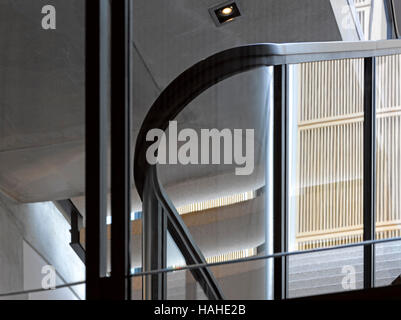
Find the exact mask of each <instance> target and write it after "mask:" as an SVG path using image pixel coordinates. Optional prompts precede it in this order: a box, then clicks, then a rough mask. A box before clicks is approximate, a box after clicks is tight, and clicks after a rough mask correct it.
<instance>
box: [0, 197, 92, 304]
mask: <svg viewBox="0 0 401 320" xmlns="http://www.w3.org/2000/svg"><path fill="white" fill-rule="evenodd" d="M69 229H70V226H69V224H68V223H67V221H66V220H65V218H64V217H63V215H62V214H61V213H60V212H59V211H58V210H57V208H56V207H55V206H54V204H53V203H52V202H46V203H35V204H19V203H16V202H14V201H13V200H10V199H9V198H7V197H6V196H4V195H3V194H0V294H3V293H9V292H15V291H21V290H27V289H37V288H40V285H41V281H38V280H36V281H33V282H32V281H28V280H29V279H42V277H43V275H42V274H41V268H35V267H34V264H33V262H32V259H27V255H26V251H25V261H24V243H26V244H28V245H29V247H31V248H32V250H34V251H35V252H36V254H37V256H38V257H40V259H41V261H44V262H45V263H46V264H50V265H52V266H54V267H55V269H56V272H57V276H58V278H59V281H58V283H71V282H77V281H82V280H84V279H85V267H84V264H83V263H82V262H81V260H80V259H79V258H78V256H77V255H76V254H75V252H74V251H73V250H72V248H71V247H70V245H69V243H70V239H71V238H70V232H69ZM24 283H25V286H24ZM33 286H36V287H35V288H33ZM74 290H75V291H76V295H77V296H79V297H83V294H84V292H83V291H84V290H83V288H74ZM12 298H27V296H14V297H12Z"/></svg>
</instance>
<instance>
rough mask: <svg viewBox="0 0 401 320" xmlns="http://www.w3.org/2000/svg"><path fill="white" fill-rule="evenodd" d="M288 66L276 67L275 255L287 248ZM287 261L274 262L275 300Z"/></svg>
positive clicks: (283, 285) (283, 293)
mask: <svg viewBox="0 0 401 320" xmlns="http://www.w3.org/2000/svg"><path fill="white" fill-rule="evenodd" d="M287 95H288V66H287V65H278V66H275V67H274V124H273V126H274V129H273V130H274V134H273V139H274V141H273V171H274V173H273V175H274V181H273V186H274V187H273V211H274V213H273V247H274V252H275V253H280V252H284V251H286V249H287V238H286V234H287V194H288V182H287V172H288V170H287V166H288V152H287V127H288V126H287V124H288V121H287V115H288V112H287V108H288V97H287ZM286 261H287V259H286V258H285V257H283V258H276V259H275V260H274V299H275V300H281V299H285V298H286V287H287V279H286V278H287V267H286Z"/></svg>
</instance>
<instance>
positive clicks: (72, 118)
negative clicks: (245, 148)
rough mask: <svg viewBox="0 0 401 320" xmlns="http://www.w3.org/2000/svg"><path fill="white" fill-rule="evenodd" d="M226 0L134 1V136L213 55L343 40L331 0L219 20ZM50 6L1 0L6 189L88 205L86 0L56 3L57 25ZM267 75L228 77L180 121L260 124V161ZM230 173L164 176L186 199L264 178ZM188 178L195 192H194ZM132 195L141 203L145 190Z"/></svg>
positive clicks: (211, 170)
mask: <svg viewBox="0 0 401 320" xmlns="http://www.w3.org/2000/svg"><path fill="white" fill-rule="evenodd" d="M219 2H220V1H211V0H202V1H200V0H177V1H165V0H153V1H146V0H136V1H133V5H134V8H133V40H132V42H131V44H132V48H133V56H132V60H133V88H132V89H133V104H134V105H133V108H134V112H133V123H134V128H133V130H134V139H135V137H136V134H137V132H138V130H139V128H140V125H141V123H142V120H143V118H144V116H145V115H146V113H147V110H148V109H149V108H150V106H151V105H152V103H153V101H154V100H155V99H156V98H157V96H158V95H159V94H160V92H161V90H162V89H163V88H165V87H166V86H167V85H168V83H169V82H170V81H172V80H173V79H174V78H175V77H176V76H178V75H179V74H180V73H181V72H183V71H184V70H185V69H187V68H188V67H190V66H191V65H193V64H194V63H196V62H198V61H199V60H201V59H204V58H206V57H208V56H210V55H211V54H214V53H216V52H219V51H221V50H224V49H227V48H230V47H235V46H239V45H243V44H249V43H260V42H293V41H327V40H340V39H341V37H340V33H339V31H338V27H337V24H336V21H335V18H334V15H333V13H332V10H331V6H330V1H329V0H296V1H295V0H252V1H244V0H243V1H241V8H242V12H243V16H242V17H240V18H239V19H237V20H236V21H234V22H231V23H228V24H226V25H224V26H222V27H216V26H215V24H214V23H213V21H212V19H211V17H210V15H209V12H208V8H209V7H212V6H214V5H216V4H218V3H219ZM46 4H48V1H46V0H0V39H1V40H0V189H1V190H2V191H3V192H5V193H6V194H8V195H9V196H11V197H12V198H14V199H16V200H18V201H21V202H35V201H47V200H56V199H65V198H72V197H75V198H77V197H78V198H77V199H76V200H77V202H80V203H82V199H79V197H82V196H83V195H84V50H83V48H84V1H83V0H69V1H65V0H53V1H52V4H53V5H54V6H55V7H56V9H57V30H54V31H44V30H42V29H41V24H40V22H41V18H42V15H41V8H42V7H43V6H44V5H46ZM267 81H268V72H267V71H266V69H265V70H263V69H261V70H255V71H252V72H249V73H247V74H244V75H241V76H238V77H235V78H233V79H229V80H226V81H225V82H224V83H222V84H220V85H219V86H217V87H215V88H213V89H210V90H209V91H207V92H205V93H204V94H203V95H202V96H200V97H199V98H198V99H196V101H194V102H193V103H192V104H191V105H190V106H189V107H188V108H187V109H186V110H185V111H184V112H183V114H182V115H180V117H179V119H178V120H179V125H180V126H182V127H193V128H214V127H216V128H225V127H228V128H255V130H256V131H257V141H258V142H259V145H258V146H257V147H255V148H256V150H257V151H258V153H257V155H256V158H257V159H262V158H263V156H262V155H263V147H262V146H263V139H262V138H261V137H263V133H264V131H263V130H264V125H263V119H265V115H266V90H265V89H266V84H267ZM232 170H233V168H232V167H225V166H221V167H220V166H219V167H216V166H210V167H186V168H183V167H182V166H176V167H170V166H169V168H167V170H166V169H163V168H161V176H162V179H163V182H164V183H165V184H166V185H167V186H169V187H170V188H171V190H176V191H175V196H174V198H176V200H177V199H180V198H181V200H182V201H184V200H185V199H184V200H183V198H186V199H187V201H190V199H191V197H192V198H193V194H194V191H195V190H196V191H197V192H199V191H202V192H200V193H199V194H203V196H202V197H208V196H210V195H211V194H213V195H215V193H212V192H210V190H209V191H208V192H209V193H208V192H206V191H205V190H208V188H207V186H208V185H210V183H209V182H207V178H210V179H214V181H217V182H215V184H214V185H215V188H214V189H215V190H222V189H224V186H226V187H227V186H230V188H229V190H230V192H234V191H235V188H234V187H233V185H235V184H237V185H238V186H241V188H245V187H246V188H250V187H251V186H253V185H260V184H261V183H263V177H262V178H261V174H260V171H258V173H257V174H255V176H254V177H251V178H249V179H248V180H247V181H250V182H249V183H248V184H245V183H244V181H241V180H235V179H233V178H232V176H231V175H230V172H232ZM227 176H231V178H229V179H228V180H226V179H220V178H216V177H227ZM205 179H206V180H205ZM216 179H217V180H216ZM198 180H199V181H203V184H202V183H199V184H197V183H196V181H198ZM234 180H235V181H237V182H236V183H234ZM186 183H190V184H191V185H192V188H195V189H191V190H188V186H189V185H186ZM202 186H204V187H202ZM174 188H175V189H174ZM184 189H186V190H187V193H183V192H182V191H183V190H184ZM177 190H178V191H177ZM179 190H181V191H179ZM184 194H185V196H184ZM177 201H178V200H177ZM182 201H181V202H182ZM134 202H135V206H136V207H138V206H139V205H140V204H139V201H138V199H137V197H135V201H134Z"/></svg>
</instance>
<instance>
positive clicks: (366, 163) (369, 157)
mask: <svg viewBox="0 0 401 320" xmlns="http://www.w3.org/2000/svg"><path fill="white" fill-rule="evenodd" d="M375 69H376V61H375V58H374V57H371V58H365V60H364V114H365V117H364V143H363V154H364V158H363V240H364V241H368V240H374V239H375V227H376V70H375ZM374 249H375V247H374V245H366V246H364V258H363V259H364V278H363V280H364V281H363V283H364V288H372V287H374V278H375V250H374Z"/></svg>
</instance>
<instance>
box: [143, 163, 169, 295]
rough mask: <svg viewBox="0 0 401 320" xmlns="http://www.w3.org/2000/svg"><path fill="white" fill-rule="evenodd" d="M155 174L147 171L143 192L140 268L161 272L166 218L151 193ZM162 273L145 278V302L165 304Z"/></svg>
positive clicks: (165, 260) (164, 278)
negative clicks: (155, 301)
mask: <svg viewBox="0 0 401 320" xmlns="http://www.w3.org/2000/svg"><path fill="white" fill-rule="evenodd" d="M154 170H156V169H155V168H150V169H149V171H148V173H147V175H146V180H145V185H144V190H143V204H142V206H143V215H142V267H143V271H152V270H158V269H163V268H165V267H166V264H167V257H166V251H167V217H166V214H164V212H163V210H162V208H161V207H160V204H159V202H158V200H157V198H156V195H155V193H154V191H153V189H154V188H153V183H154V178H155V177H154ZM166 279H167V275H166V274H165V273H159V274H153V275H149V276H145V277H144V279H143V286H142V287H143V299H144V300H165V299H166V291H167V288H166V287H167V285H166V283H167V281H166Z"/></svg>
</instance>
